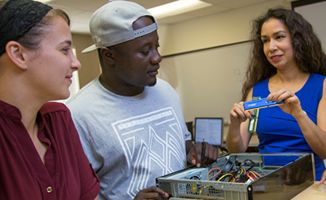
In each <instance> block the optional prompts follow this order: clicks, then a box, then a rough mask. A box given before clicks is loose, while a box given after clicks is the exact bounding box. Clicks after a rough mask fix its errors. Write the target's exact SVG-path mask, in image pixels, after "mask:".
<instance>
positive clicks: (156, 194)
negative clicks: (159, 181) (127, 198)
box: [134, 186, 169, 200]
mask: <svg viewBox="0 0 326 200" xmlns="http://www.w3.org/2000/svg"><path fill="white" fill-rule="evenodd" d="M161 196H162V197H165V198H168V197H169V194H168V193H166V192H165V191H163V190H162V189H160V188H158V187H155V186H153V187H149V188H146V189H143V190H141V191H139V192H138V194H137V195H136V197H135V198H134V200H144V199H157V200H160V199H161Z"/></svg>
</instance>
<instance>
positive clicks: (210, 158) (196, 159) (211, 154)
mask: <svg viewBox="0 0 326 200" xmlns="http://www.w3.org/2000/svg"><path fill="white" fill-rule="evenodd" d="M189 142H191V141H190V140H188V141H186V146H188V147H189V145H190V143H189ZM202 150H203V143H196V144H192V148H190V150H189V151H188V152H187V161H188V163H191V164H193V165H196V166H197V167H200V166H201V165H202V164H211V163H213V162H215V161H216V159H217V157H218V151H217V149H216V148H215V147H213V146H212V145H210V144H208V143H206V147H205V154H203V155H204V158H202Z"/></svg>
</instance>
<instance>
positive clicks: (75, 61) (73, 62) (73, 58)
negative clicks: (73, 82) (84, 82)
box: [70, 53, 81, 71]
mask: <svg viewBox="0 0 326 200" xmlns="http://www.w3.org/2000/svg"><path fill="white" fill-rule="evenodd" d="M70 67H71V69H73V70H74V71H78V70H80V68H81V64H80V62H79V60H78V59H77V57H76V56H75V54H73V53H72V56H71V65H70Z"/></svg>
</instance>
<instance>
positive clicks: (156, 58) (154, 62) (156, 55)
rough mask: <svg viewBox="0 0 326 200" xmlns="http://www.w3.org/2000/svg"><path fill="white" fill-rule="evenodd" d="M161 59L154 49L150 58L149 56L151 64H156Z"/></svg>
mask: <svg viewBox="0 0 326 200" xmlns="http://www.w3.org/2000/svg"><path fill="white" fill-rule="evenodd" d="M161 61H162V56H161V54H160V53H159V52H158V50H157V49H156V50H155V53H154V54H153V56H152V58H151V62H152V64H158V63H160V62H161Z"/></svg>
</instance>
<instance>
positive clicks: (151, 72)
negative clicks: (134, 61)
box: [148, 70, 158, 76]
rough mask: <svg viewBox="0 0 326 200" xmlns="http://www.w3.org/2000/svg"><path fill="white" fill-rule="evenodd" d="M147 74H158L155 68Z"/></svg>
mask: <svg viewBox="0 0 326 200" xmlns="http://www.w3.org/2000/svg"><path fill="white" fill-rule="evenodd" d="M148 74H149V75H151V76H156V75H157V74H158V71H157V70H155V71H149V72H148Z"/></svg>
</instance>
